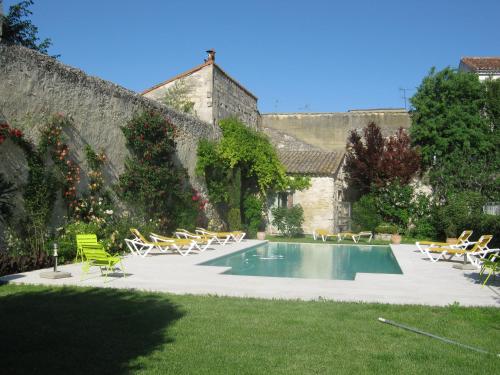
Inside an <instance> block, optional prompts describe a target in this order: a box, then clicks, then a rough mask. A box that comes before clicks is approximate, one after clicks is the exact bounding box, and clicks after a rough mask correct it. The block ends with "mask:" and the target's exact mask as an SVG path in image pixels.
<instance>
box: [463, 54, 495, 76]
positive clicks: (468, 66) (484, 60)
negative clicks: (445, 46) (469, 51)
mask: <svg viewBox="0 0 500 375" xmlns="http://www.w3.org/2000/svg"><path fill="white" fill-rule="evenodd" d="M458 70H459V71H462V72H472V73H476V74H477V75H478V76H479V80H480V81H484V80H485V79H488V78H491V79H498V78H500V57H462V58H461V59H460V65H459V66H458Z"/></svg>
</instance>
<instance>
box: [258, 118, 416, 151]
mask: <svg viewBox="0 0 500 375" xmlns="http://www.w3.org/2000/svg"><path fill="white" fill-rule="evenodd" d="M371 121H373V122H375V123H376V124H377V125H378V126H380V127H381V128H382V131H383V133H384V134H385V135H389V134H393V133H395V132H396V130H397V129H399V128H400V127H403V128H409V127H410V124H411V121H410V116H409V115H408V112H406V111H405V110H376V111H350V112H338V113H269V114H263V115H262V128H268V129H271V130H275V131H279V132H283V133H286V134H289V135H290V136H293V137H294V138H296V139H298V140H300V141H303V142H305V143H308V144H310V145H312V146H315V147H318V148H320V149H322V150H324V151H338V150H344V149H345V145H346V142H347V137H348V136H349V133H350V131H351V130H357V131H359V132H360V131H361V130H362V129H363V128H364V127H365V126H366V125H368V123H370V122H371Z"/></svg>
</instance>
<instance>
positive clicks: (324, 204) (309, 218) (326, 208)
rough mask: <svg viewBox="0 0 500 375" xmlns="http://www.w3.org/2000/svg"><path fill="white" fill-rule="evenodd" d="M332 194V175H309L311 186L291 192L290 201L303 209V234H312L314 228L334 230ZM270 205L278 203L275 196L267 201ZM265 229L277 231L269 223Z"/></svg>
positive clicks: (270, 217) (333, 189)
mask: <svg viewBox="0 0 500 375" xmlns="http://www.w3.org/2000/svg"><path fill="white" fill-rule="evenodd" d="M334 194H335V179H334V178H333V176H328V177H327V176H324V177H311V186H310V187H309V189H307V190H304V191H296V192H295V193H293V197H292V203H293V204H294V205H296V204H300V205H301V206H302V208H303V210H304V223H303V224H302V230H303V231H304V233H305V234H312V232H313V230H314V229H318V228H324V229H328V230H330V231H333V230H334V220H335V219H334V212H335V211H334V208H335V202H334ZM268 204H270V206H271V207H273V206H276V205H277V204H278V199H277V197H274V200H273V201H271V202H268ZM270 211H271V210H269V212H268V217H269V222H271V221H272V214H271V212H270ZM267 231H268V232H270V233H277V232H278V231H277V229H276V228H275V227H274V226H272V225H271V224H269V226H268V228H267Z"/></svg>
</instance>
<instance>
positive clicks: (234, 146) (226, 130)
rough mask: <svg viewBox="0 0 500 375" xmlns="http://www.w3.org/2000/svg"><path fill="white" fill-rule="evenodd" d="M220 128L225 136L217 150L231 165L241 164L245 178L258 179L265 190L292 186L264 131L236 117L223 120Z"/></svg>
mask: <svg viewBox="0 0 500 375" xmlns="http://www.w3.org/2000/svg"><path fill="white" fill-rule="evenodd" d="M220 127H221V129H222V133H223V137H222V140H221V141H220V143H219V144H218V146H217V152H218V154H219V156H220V158H221V159H222V160H223V161H224V162H225V164H226V166H227V167H229V168H231V169H232V168H235V167H236V166H239V167H240V168H241V170H242V174H243V176H244V177H246V178H250V179H255V181H256V183H257V187H258V189H259V191H261V192H265V191H267V190H268V189H278V190H284V189H286V188H288V185H289V179H288V178H287V176H286V173H285V168H284V167H283V165H282V164H281V162H280V161H279V160H278V155H277V154H276V151H275V149H274V147H273V146H272V145H271V143H270V142H269V139H268V138H267V137H266V136H265V135H264V134H262V133H260V132H257V131H255V130H252V129H250V128H248V127H246V126H245V125H244V124H243V123H242V122H241V121H239V120H237V119H234V118H233V119H225V120H221V122H220Z"/></svg>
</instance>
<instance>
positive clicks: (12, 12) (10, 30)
mask: <svg viewBox="0 0 500 375" xmlns="http://www.w3.org/2000/svg"><path fill="white" fill-rule="evenodd" d="M32 5H33V0H23V1H21V2H19V3H18V4H15V5H12V6H10V8H9V13H8V14H7V15H6V16H4V19H3V23H2V42H4V43H6V44H14V45H20V46H24V47H27V48H31V49H34V50H35V51H38V52H41V53H44V54H47V49H48V48H49V47H50V46H51V45H52V42H51V40H50V39H48V38H46V39H44V40H42V41H41V42H40V43H38V41H39V38H38V35H37V34H38V27H36V26H35V25H33V24H32V23H31V21H30V20H29V19H28V17H29V16H30V15H32V14H33V13H32V12H31V11H30V10H29V9H28V8H29V7H30V6H32Z"/></svg>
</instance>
